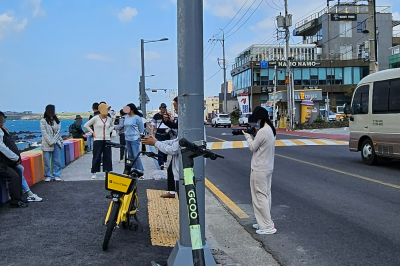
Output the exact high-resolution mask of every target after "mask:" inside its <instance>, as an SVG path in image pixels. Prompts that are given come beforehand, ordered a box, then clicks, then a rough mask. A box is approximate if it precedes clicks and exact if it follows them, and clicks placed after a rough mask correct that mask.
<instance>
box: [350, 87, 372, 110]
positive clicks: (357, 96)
mask: <svg viewBox="0 0 400 266" xmlns="http://www.w3.org/2000/svg"><path fill="white" fill-rule="evenodd" d="M368 102H369V86H368V85H364V86H361V87H358V88H357V90H356V92H355V93H354V98H353V104H352V106H351V113H352V114H353V115H357V114H368Z"/></svg>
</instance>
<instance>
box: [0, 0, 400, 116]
mask: <svg viewBox="0 0 400 266" xmlns="http://www.w3.org/2000/svg"><path fill="white" fill-rule="evenodd" d="M341 2H345V1H341ZM360 2H361V1H360ZM363 2H365V3H366V1H363ZM283 3H284V0H205V1H204V37H203V39H204V50H203V53H204V80H205V83H204V95H205V97H207V96H210V95H218V93H219V92H220V86H221V83H223V71H222V70H221V68H220V66H219V64H218V59H221V58H222V45H221V43H219V42H210V41H209V40H210V39H218V38H221V37H222V31H221V30H220V29H223V30H224V32H225V37H226V41H225V48H226V60H227V65H228V66H227V80H228V81H229V80H231V76H230V74H229V73H230V70H231V65H232V64H233V62H234V59H235V57H236V56H237V55H238V54H239V53H240V52H242V51H243V50H244V49H246V48H247V47H249V46H250V45H252V44H266V43H268V44H277V43H278V41H277V40H276V37H275V36H276V35H275V29H276V26H275V23H274V20H275V19H274V18H275V17H276V16H277V15H279V13H280V12H282V13H284V6H283ZM376 4H377V6H392V12H393V17H394V18H395V19H398V20H400V15H399V13H400V2H399V1H398V0H377V1H376ZM176 5H177V3H176V0H146V1H140V0H131V1H127V0H118V1H113V0H96V1H82V0H0V110H1V111H33V112H40V113H41V112H44V109H45V106H46V105H47V104H54V105H55V106H56V112H57V113H61V112H85V111H89V110H91V105H92V103H93V102H96V101H97V102H99V101H105V102H107V104H109V105H111V106H112V108H113V109H115V110H120V109H122V107H123V106H125V105H126V104H128V103H130V102H133V103H135V104H136V105H139V100H138V97H139V79H140V73H141V68H140V40H141V39H144V40H159V39H161V38H168V39H169V40H168V41H164V42H155V43H147V44H145V73H146V76H147V75H148V76H150V75H154V76H153V77H147V78H146V88H150V89H157V90H159V91H157V92H151V91H148V92H147V93H148V96H149V99H150V102H149V103H148V104H147V110H154V109H157V108H158V106H159V105H160V103H162V102H165V103H167V105H170V104H169V103H170V98H169V96H170V94H174V93H176V91H177V86H178V73H177V12H176V10H177V6H176ZM325 6H326V1H321V0H308V1H298V0H288V9H289V13H291V14H293V22H294V23H293V24H295V23H296V22H297V21H299V20H301V19H304V18H306V17H307V16H310V15H312V14H313V13H315V12H318V11H320V10H322V9H323V8H324V7H325ZM396 29H398V30H399V32H400V27H397V28H396ZM291 31H292V30H291ZM299 41H301V40H300V39H298V38H296V37H292V38H291V42H295V43H298V42H299ZM163 90H167V93H165V92H164V91H163Z"/></svg>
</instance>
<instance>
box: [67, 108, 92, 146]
mask: <svg viewBox="0 0 400 266" xmlns="http://www.w3.org/2000/svg"><path fill="white" fill-rule="evenodd" d="M69 133H70V134H71V135H72V138H74V139H83V141H84V143H85V151H86V152H90V149H89V147H88V145H87V137H86V135H85V132H84V131H83V130H82V117H81V116H80V115H77V116H76V117H75V122H74V123H72V124H71V125H70V126H69Z"/></svg>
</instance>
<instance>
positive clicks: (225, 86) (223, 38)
mask: <svg viewBox="0 0 400 266" xmlns="http://www.w3.org/2000/svg"><path fill="white" fill-rule="evenodd" d="M220 30H221V31H222V39H210V40H209V41H212V42H214V41H219V42H221V44H222V68H223V70H224V108H223V112H224V113H227V112H228V106H227V99H226V94H227V91H228V88H227V84H226V60H225V32H224V30H223V29H220Z"/></svg>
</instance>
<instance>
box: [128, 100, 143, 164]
mask: <svg viewBox="0 0 400 266" xmlns="http://www.w3.org/2000/svg"><path fill="white" fill-rule="evenodd" d="M124 112H126V115H125V116H124V131H125V141H126V149H127V151H128V157H129V158H132V159H133V158H135V157H136V156H137V155H138V153H139V151H140V135H141V134H142V133H143V132H144V126H143V122H142V114H141V113H140V112H139V111H138V109H137V107H136V105H134V104H133V103H130V104H127V105H126V106H125V107H124ZM133 168H135V169H137V170H139V171H142V172H143V171H144V169H143V165H142V160H141V159H140V157H139V158H138V159H137V161H136V163H135V164H134V165H133Z"/></svg>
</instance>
